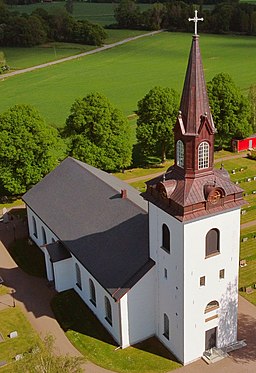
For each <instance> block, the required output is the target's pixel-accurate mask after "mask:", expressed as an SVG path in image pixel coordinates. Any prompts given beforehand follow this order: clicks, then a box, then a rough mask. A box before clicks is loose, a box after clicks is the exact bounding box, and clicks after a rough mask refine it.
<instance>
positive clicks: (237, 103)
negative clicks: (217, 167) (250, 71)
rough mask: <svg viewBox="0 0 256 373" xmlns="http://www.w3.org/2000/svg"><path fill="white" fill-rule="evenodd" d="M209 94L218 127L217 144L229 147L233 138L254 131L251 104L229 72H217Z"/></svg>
mask: <svg viewBox="0 0 256 373" xmlns="http://www.w3.org/2000/svg"><path fill="white" fill-rule="evenodd" d="M207 88H208V96H209V101H210V106H211V110H212V115H213V120H214V123H215V126H216V128H217V134H216V136H215V144H216V145H217V146H218V147H219V148H222V147H223V146H226V147H229V146H230V142H231V139H232V138H234V137H236V138H243V137H246V136H248V135H250V133H251V132H252V127H251V125H250V105H249V101H248V99H247V98H246V97H245V96H243V95H242V93H241V91H240V90H239V88H238V87H237V86H236V85H235V83H234V82H233V80H232V79H231V77H230V76H229V75H228V74H224V73H220V74H217V75H216V76H215V77H214V78H213V79H212V80H211V81H210V82H209V83H208V84H207Z"/></svg>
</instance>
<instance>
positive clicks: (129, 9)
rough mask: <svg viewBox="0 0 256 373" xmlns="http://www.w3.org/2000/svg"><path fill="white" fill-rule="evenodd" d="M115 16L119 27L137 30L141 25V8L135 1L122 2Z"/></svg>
mask: <svg viewBox="0 0 256 373" xmlns="http://www.w3.org/2000/svg"><path fill="white" fill-rule="evenodd" d="M114 15H115V19H116V21H117V23H118V26H119V27H123V28H136V27H137V26H138V25H139V23H140V22H139V21H140V8H139V6H138V5H137V4H136V3H135V1H134V0H121V1H120V3H119V4H118V5H117V7H116V9H115V12H114Z"/></svg>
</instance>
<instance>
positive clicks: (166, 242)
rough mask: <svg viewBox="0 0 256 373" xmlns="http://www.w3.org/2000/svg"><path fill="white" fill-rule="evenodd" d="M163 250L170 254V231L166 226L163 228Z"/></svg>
mask: <svg viewBox="0 0 256 373" xmlns="http://www.w3.org/2000/svg"><path fill="white" fill-rule="evenodd" d="M162 248H163V249H164V250H165V251H167V252H168V253H169V252H170V231H169V228H168V227H167V225H166V224H163V226H162Z"/></svg>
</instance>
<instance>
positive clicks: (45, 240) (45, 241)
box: [42, 227, 47, 245]
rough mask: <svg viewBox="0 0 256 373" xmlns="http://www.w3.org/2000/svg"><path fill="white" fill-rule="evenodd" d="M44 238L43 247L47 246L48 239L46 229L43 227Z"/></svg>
mask: <svg viewBox="0 0 256 373" xmlns="http://www.w3.org/2000/svg"><path fill="white" fill-rule="evenodd" d="M42 238H43V245H46V244H47V238H46V233H45V229H44V227H42Z"/></svg>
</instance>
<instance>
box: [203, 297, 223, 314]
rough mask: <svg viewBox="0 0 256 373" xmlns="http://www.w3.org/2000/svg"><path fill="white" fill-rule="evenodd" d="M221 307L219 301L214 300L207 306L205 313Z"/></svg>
mask: <svg viewBox="0 0 256 373" xmlns="http://www.w3.org/2000/svg"><path fill="white" fill-rule="evenodd" d="M219 307H220V305H219V302H218V301H217V300H213V301H211V302H209V303H208V304H207V306H206V307H205V310H204V313H207V312H211V311H214V310H217V309H218V308H219Z"/></svg>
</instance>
